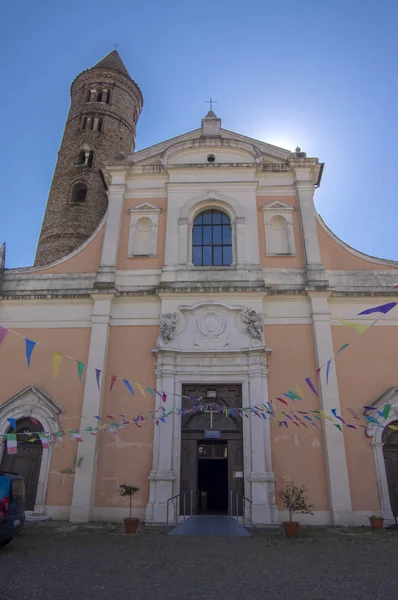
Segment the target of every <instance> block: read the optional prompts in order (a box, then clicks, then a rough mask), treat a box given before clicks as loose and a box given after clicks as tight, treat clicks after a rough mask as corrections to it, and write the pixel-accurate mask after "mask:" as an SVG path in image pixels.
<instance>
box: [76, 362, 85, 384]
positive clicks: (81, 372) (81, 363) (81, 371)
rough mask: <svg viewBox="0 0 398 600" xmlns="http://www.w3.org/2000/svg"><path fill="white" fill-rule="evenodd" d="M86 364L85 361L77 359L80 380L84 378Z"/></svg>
mask: <svg viewBox="0 0 398 600" xmlns="http://www.w3.org/2000/svg"><path fill="white" fill-rule="evenodd" d="M85 366H86V365H85V364H84V363H83V362H80V360H78V361H77V373H78V375H79V379H80V381H81V380H82V375H83V371H84V367H85Z"/></svg>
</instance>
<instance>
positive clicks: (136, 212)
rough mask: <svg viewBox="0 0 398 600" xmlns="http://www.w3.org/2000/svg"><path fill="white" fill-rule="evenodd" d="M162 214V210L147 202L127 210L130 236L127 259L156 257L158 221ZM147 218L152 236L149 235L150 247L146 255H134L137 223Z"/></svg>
mask: <svg viewBox="0 0 398 600" xmlns="http://www.w3.org/2000/svg"><path fill="white" fill-rule="evenodd" d="M161 212H162V209H161V208H159V206H154V205H153V204H150V203H149V202H143V203H142V204H139V205H138V206H134V207H133V208H129V214H130V234H129V243H128V253H127V256H128V258H134V257H135V256H148V257H149V256H156V249H157V243H158V221H159V214H160V213H161ZM142 217H147V218H148V219H150V220H151V222H152V232H151V233H152V235H151V247H150V251H149V252H148V253H147V254H141V253H134V240H135V233H136V228H137V222H138V221H139V220H140V219H141V218H142Z"/></svg>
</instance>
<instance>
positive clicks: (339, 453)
mask: <svg viewBox="0 0 398 600" xmlns="http://www.w3.org/2000/svg"><path fill="white" fill-rule="evenodd" d="M309 296H310V298H311V308H312V322H313V331H314V342H315V352H316V360H317V366H318V367H319V366H321V365H324V364H325V363H326V362H327V361H328V360H329V359H330V358H331V357H332V356H334V349H333V339H332V327H331V317H330V310H329V304H328V296H329V293H328V292H310V293H309ZM319 382H320V389H319V391H320V399H321V408H322V409H323V410H324V411H330V409H332V408H337V410H340V397H339V388H338V381H337V373H336V368H335V361H333V362H332V363H331V368H330V372H329V378H328V383H326V377H325V374H324V373H323V372H322V373H321V376H320V377H319ZM323 434H324V446H325V458H326V473H327V480H328V491H329V505H330V514H331V524H332V525H350V524H351V520H352V504H351V493H350V483H349V477H348V467H347V457H346V451H345V444H344V436H343V435H342V433H341V431H339V430H338V429H337V427H335V426H334V424H333V423H331V422H330V421H325V422H324V431H323Z"/></svg>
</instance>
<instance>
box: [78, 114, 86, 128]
mask: <svg viewBox="0 0 398 600" xmlns="http://www.w3.org/2000/svg"><path fill="white" fill-rule="evenodd" d="M86 125H87V117H83V118H82V122H81V126H80V129H86Z"/></svg>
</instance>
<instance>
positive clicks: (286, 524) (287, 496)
mask: <svg viewBox="0 0 398 600" xmlns="http://www.w3.org/2000/svg"><path fill="white" fill-rule="evenodd" d="M307 491H308V490H307V488H306V487H305V486H304V485H296V484H295V483H293V482H291V483H289V484H288V485H287V487H286V489H285V490H282V491H281V492H280V493H279V496H280V498H282V501H283V505H284V507H285V509H286V510H287V511H288V512H289V520H288V521H283V522H282V526H283V529H284V530H285V534H286V537H288V538H295V537H297V533H298V530H299V526H300V523H299V522H298V521H293V515H294V514H298V513H300V514H305V515H312V514H314V513H313V512H312V510H311V509H312V508H313V505H312V504H309V503H308V498H307Z"/></svg>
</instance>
